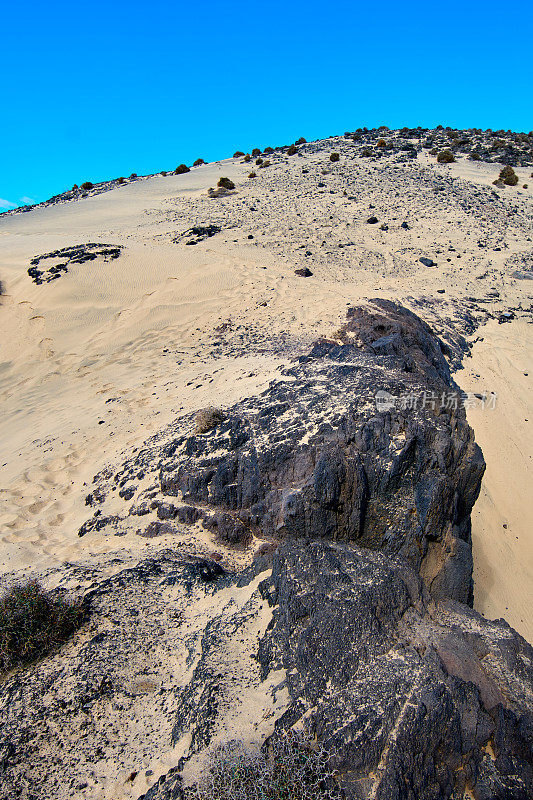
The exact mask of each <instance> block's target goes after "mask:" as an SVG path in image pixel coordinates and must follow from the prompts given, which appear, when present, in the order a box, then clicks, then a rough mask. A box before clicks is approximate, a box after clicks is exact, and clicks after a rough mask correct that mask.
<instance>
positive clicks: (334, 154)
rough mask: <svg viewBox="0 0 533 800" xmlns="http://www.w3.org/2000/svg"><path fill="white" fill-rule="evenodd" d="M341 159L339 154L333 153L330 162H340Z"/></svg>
mask: <svg viewBox="0 0 533 800" xmlns="http://www.w3.org/2000/svg"><path fill="white" fill-rule="evenodd" d="M339 158H340V156H339V154H338V153H332V154H331V155H330V157H329V160H330V161H333V162H335V161H338V160H339Z"/></svg>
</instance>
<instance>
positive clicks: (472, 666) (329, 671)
mask: <svg viewBox="0 0 533 800" xmlns="http://www.w3.org/2000/svg"><path fill="white" fill-rule="evenodd" d="M261 588H262V591H263V593H264V594H265V596H267V597H268V598H269V600H270V602H271V604H272V605H273V606H274V618H273V620H272V623H271V625H270V628H269V630H268V632H267V635H266V636H265V637H264V639H263V640H262V642H261V645H260V650H259V658H260V662H261V665H262V667H263V671H264V674H267V673H268V672H269V671H270V670H272V669H279V668H280V667H281V666H282V667H283V668H284V669H285V670H286V672H287V685H288V689H289V692H290V695H291V698H292V703H291V705H290V707H289V708H288V709H287V711H286V712H285V714H284V715H283V716H282V717H281V719H280V720H279V721H278V723H277V726H276V727H277V729H278V730H279V729H282V730H283V729H287V728H289V727H292V726H293V725H295V724H299V725H302V724H303V725H304V727H306V728H307V729H308V730H309V731H310V732H311V733H312V734H314V735H316V736H317V737H318V738H319V740H320V741H321V742H323V743H324V744H325V745H326V747H327V748H328V749H330V751H331V752H332V754H333V760H334V764H335V767H336V768H337V769H338V771H339V776H340V777H339V782H340V784H341V786H342V787H343V788H344V789H345V791H346V793H347V796H348V797H350V798H373V800H379V799H381V798H382V799H383V800H403V799H404V798H405V800H407V798H423V800H429V799H430V798H434V799H435V800H437V799H439V800H440V798H449V797H452V796H455V797H463V796H464V795H463V793H464V792H465V790H467V789H468V790H469V791H471V792H472V794H471V795H468V796H471V797H472V796H473V797H474V798H475V799H476V800H489V798H516V799H518V798H520V799H521V800H526V798H528V797H530V796H531V792H532V791H533V772H532V762H531V745H532V732H533V728H532V725H533V716H532V713H531V712H532V711H533V692H532V688H533V669H532V664H533V649H532V648H531V646H530V645H529V644H528V643H527V642H526V641H525V640H524V639H522V638H521V637H520V636H519V635H518V634H516V633H515V632H514V631H513V630H512V629H511V628H510V627H509V626H508V625H507V624H506V623H505V622H504V621H503V620H499V621H497V622H488V621H487V620H485V619H483V618H482V617H481V616H480V615H479V614H477V613H476V612H474V611H472V610H471V609H469V608H467V607H466V606H464V605H462V604H460V603H457V602H455V601H450V600H446V601H442V602H439V603H438V604H437V605H436V606H435V605H433V603H431V602H428V598H427V595H426V593H425V591H424V589H423V586H422V585H421V584H420V582H419V580H418V577H417V576H416V574H415V572H414V570H412V569H411V568H410V567H409V566H408V565H407V564H406V563H405V562H402V561H398V560H394V559H390V558H388V557H387V556H384V555H383V554H381V553H377V552H371V551H369V550H363V549H361V548H356V547H353V546H350V545H342V544H327V543H323V542H313V543H295V542H291V543H284V544H283V545H282V546H281V547H280V548H279V550H278V552H277V553H276V555H275V556H274V566H273V571H272V577H271V579H270V580H269V581H265V582H264V583H263V584H262V587H261Z"/></svg>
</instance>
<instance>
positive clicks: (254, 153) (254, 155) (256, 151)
mask: <svg viewBox="0 0 533 800" xmlns="http://www.w3.org/2000/svg"><path fill="white" fill-rule="evenodd" d="M260 155H261V150H260V149H259V148H258V147H254V149H253V150H252V156H253V158H257V156H260Z"/></svg>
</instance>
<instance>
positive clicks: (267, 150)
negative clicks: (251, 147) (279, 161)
mask: <svg viewBox="0 0 533 800" xmlns="http://www.w3.org/2000/svg"><path fill="white" fill-rule="evenodd" d="M273 152H274V148H273V147H265V149H264V150H263V153H264V154H265V155H266V156H271V155H272V153H273Z"/></svg>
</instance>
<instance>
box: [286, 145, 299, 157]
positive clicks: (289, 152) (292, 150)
mask: <svg viewBox="0 0 533 800" xmlns="http://www.w3.org/2000/svg"><path fill="white" fill-rule="evenodd" d="M297 152H298V148H297V147H296V145H295V144H291V146H290V147H288V148H287V155H288V156H294V155H295V154H296V153H297Z"/></svg>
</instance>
